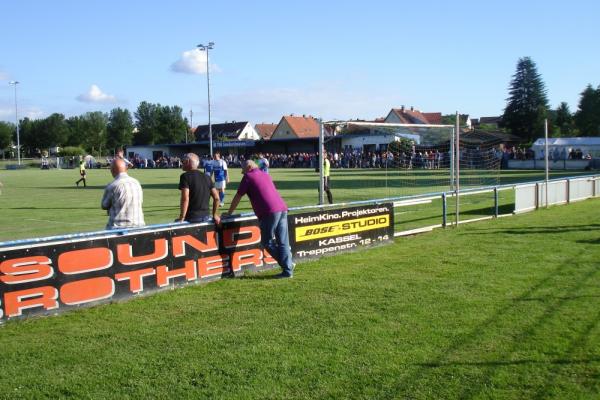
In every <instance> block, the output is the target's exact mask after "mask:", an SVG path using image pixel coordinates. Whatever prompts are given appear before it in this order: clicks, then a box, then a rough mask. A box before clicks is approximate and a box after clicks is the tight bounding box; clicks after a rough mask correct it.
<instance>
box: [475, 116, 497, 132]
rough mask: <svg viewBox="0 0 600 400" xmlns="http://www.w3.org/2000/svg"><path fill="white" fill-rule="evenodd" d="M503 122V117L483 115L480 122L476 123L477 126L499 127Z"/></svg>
mask: <svg viewBox="0 0 600 400" xmlns="http://www.w3.org/2000/svg"><path fill="white" fill-rule="evenodd" d="M501 123H502V117H481V118H479V123H478V124H477V125H475V127H478V126H480V125H486V126H487V127H491V128H494V129H497V128H498V127H499V126H500V124H501Z"/></svg>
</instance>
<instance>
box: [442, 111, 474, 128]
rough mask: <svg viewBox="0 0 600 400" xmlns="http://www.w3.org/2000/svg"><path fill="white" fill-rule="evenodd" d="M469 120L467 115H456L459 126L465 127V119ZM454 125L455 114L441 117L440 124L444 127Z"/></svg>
mask: <svg viewBox="0 0 600 400" xmlns="http://www.w3.org/2000/svg"><path fill="white" fill-rule="evenodd" d="M468 118H469V114H458V123H459V125H460V126H465V125H466V124H467V119H468ZM455 123H456V114H445V115H442V124H444V125H454V124H455Z"/></svg>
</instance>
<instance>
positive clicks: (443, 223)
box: [442, 193, 448, 228]
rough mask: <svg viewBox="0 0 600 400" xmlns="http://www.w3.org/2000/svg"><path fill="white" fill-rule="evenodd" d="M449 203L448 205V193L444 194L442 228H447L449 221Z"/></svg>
mask: <svg viewBox="0 0 600 400" xmlns="http://www.w3.org/2000/svg"><path fill="white" fill-rule="evenodd" d="M447 206H448V205H447V203H446V193H442V226H443V227H444V228H445V227H446V225H447V224H448V220H447V211H448V210H447Z"/></svg>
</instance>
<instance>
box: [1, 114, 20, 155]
mask: <svg viewBox="0 0 600 400" xmlns="http://www.w3.org/2000/svg"><path fill="white" fill-rule="evenodd" d="M16 129H17V127H16V126H15V124H11V123H10V122H4V121H0V150H4V149H6V148H7V147H8V146H10V143H11V142H12V136H13V132H16Z"/></svg>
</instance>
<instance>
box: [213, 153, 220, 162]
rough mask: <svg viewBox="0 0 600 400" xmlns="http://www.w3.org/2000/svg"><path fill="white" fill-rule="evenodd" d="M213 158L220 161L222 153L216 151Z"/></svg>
mask: <svg viewBox="0 0 600 400" xmlns="http://www.w3.org/2000/svg"><path fill="white" fill-rule="evenodd" d="M213 158H214V159H215V160H220V159H221V153H220V152H218V151H216V152H215V153H214V155H213Z"/></svg>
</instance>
